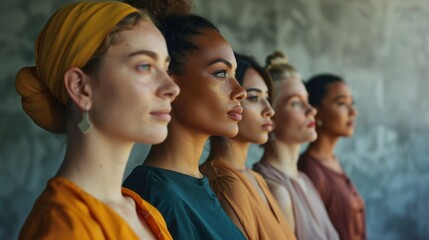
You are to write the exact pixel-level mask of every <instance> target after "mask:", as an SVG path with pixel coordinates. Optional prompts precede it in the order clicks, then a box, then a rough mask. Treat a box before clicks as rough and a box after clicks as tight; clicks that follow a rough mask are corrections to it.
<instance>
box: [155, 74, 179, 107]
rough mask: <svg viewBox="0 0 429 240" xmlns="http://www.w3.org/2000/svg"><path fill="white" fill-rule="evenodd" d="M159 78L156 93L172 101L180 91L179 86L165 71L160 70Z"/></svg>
mask: <svg viewBox="0 0 429 240" xmlns="http://www.w3.org/2000/svg"><path fill="white" fill-rule="evenodd" d="M161 78H162V81H160V82H161V84H160V85H159V87H158V90H157V95H158V96H159V97H161V98H164V99H168V100H170V102H172V101H174V99H176V97H177V95H179V93H180V88H179V86H177V84H176V83H175V82H174V81H173V79H171V77H170V76H169V75H168V74H167V72H166V71H162V73H161Z"/></svg>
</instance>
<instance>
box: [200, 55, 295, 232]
mask: <svg viewBox="0 0 429 240" xmlns="http://www.w3.org/2000/svg"><path fill="white" fill-rule="evenodd" d="M235 57H236V59H237V65H238V66H237V71H236V78H237V80H238V82H239V83H240V84H241V85H242V86H243V87H244V89H246V91H247V97H246V99H245V100H244V101H243V103H242V105H243V119H242V120H241V121H240V122H239V123H238V129H239V131H238V135H237V136H236V137H233V138H222V137H212V138H211V139H210V141H211V149H210V155H209V157H208V160H207V161H206V162H205V163H204V164H203V165H202V166H201V172H202V173H203V174H204V175H205V176H207V178H208V179H209V180H210V185H211V187H212V189H213V191H214V192H215V194H216V196H217V197H218V198H219V201H220V202H221V204H222V207H223V208H224V209H225V211H226V212H227V213H228V215H229V216H230V217H231V219H232V220H233V222H234V223H235V224H236V225H237V226H238V227H239V228H240V229H241V231H242V232H243V233H244V234H245V235H246V237H247V238H248V239H295V236H294V234H293V232H292V230H291V229H290V227H289V225H288V223H287V221H286V219H285V217H284V216H283V213H282V212H281V210H280V208H279V206H278V205H277V202H276V200H275V199H274V197H273V196H272V194H271V193H270V190H269V189H268V186H267V184H266V182H265V181H264V180H263V178H262V177H261V176H260V175H259V174H257V173H256V172H254V171H252V170H250V169H248V168H246V165H245V163H246V159H247V152H248V150H249V146H250V143H257V144H263V143H265V142H266V141H267V140H268V133H269V132H270V131H271V130H272V121H271V117H272V116H273V115H274V111H273V109H272V108H271V105H270V99H271V95H272V91H273V89H272V82H271V79H270V77H269V75H268V73H267V72H266V71H265V70H264V69H263V68H262V67H261V66H259V64H258V63H257V62H256V61H255V60H254V59H253V58H251V57H249V56H244V55H240V54H235Z"/></svg>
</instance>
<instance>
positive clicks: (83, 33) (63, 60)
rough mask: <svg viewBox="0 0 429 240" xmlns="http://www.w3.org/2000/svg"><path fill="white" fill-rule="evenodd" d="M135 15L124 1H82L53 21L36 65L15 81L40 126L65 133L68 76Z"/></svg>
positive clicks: (43, 37)
mask: <svg viewBox="0 0 429 240" xmlns="http://www.w3.org/2000/svg"><path fill="white" fill-rule="evenodd" d="M135 12H138V10H137V9H135V8H133V7H131V6H129V5H127V4H125V3H121V2H78V3H73V4H70V5H68V6H66V7H64V8H61V9H60V10H58V11H57V12H56V13H55V14H54V15H53V16H52V17H51V18H50V19H49V21H48V23H47V24H46V25H45V27H44V28H43V30H42V31H41V32H40V34H39V36H38V38H37V41H36V44H35V58H36V66H34V67H25V68H22V69H21V70H20V71H19V72H18V74H17V76H16V82H15V87H16V90H17V92H18V94H19V95H21V97H22V98H21V103H22V107H23V109H24V111H25V112H26V113H27V114H28V115H29V116H30V117H31V118H32V119H33V121H34V122H35V123H36V124H37V125H39V126H40V127H42V128H44V129H46V130H48V131H50V132H53V133H64V132H65V128H66V112H65V108H66V105H67V99H68V94H67V91H66V88H65V87H64V79H63V77H64V73H65V72H66V71H67V70H68V69H70V68H72V67H79V68H81V67H83V66H85V64H86V63H87V62H88V60H89V59H90V58H91V56H92V55H93V54H94V52H95V51H96V50H97V48H98V47H99V45H100V44H101V43H102V42H103V41H104V39H105V38H106V36H107V35H108V34H109V33H110V31H111V30H112V29H113V27H114V26H115V25H116V24H118V23H119V22H120V21H121V20H122V19H124V18H125V17H126V16H128V15H129V14H131V13H135Z"/></svg>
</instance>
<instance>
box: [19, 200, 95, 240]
mask: <svg viewBox="0 0 429 240" xmlns="http://www.w3.org/2000/svg"><path fill="white" fill-rule="evenodd" d="M90 219H91V218H90V217H88V216H86V215H84V214H83V213H82V212H80V211H77V210H76V209H75V208H73V207H71V206H67V205H62V204H58V203H55V202H50V203H49V204H47V203H40V202H39V203H36V205H35V206H34V208H33V210H32V211H31V213H30V215H29V216H28V218H27V220H26V222H25V224H24V226H23V228H22V230H21V233H20V238H21V239H59V238H61V239H76V238H79V239H90V238H93V237H97V236H98V235H97V233H96V230H95V229H97V228H96V227H94V226H92V225H93V224H94V223H93V222H92V221H90ZM91 229H93V230H92V231H93V232H89V231H90V230H91ZM100 234H101V232H100ZM98 237H102V235H99V236H98Z"/></svg>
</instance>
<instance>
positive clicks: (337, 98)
mask: <svg viewBox="0 0 429 240" xmlns="http://www.w3.org/2000/svg"><path fill="white" fill-rule="evenodd" d="M343 98H346V99H347V98H349V96H346V95H339V96H336V97H335V98H334V101H338V100H340V99H343ZM351 99H353V96H351Z"/></svg>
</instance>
